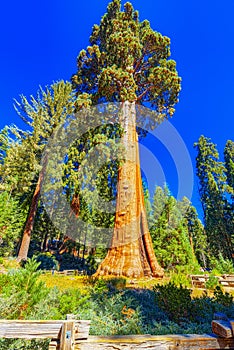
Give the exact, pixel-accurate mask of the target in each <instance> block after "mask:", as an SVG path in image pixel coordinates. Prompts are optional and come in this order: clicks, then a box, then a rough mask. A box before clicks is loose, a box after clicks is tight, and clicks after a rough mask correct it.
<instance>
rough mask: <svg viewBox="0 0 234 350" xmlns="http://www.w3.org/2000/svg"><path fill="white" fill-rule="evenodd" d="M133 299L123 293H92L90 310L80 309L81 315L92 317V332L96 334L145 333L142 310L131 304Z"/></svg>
mask: <svg viewBox="0 0 234 350" xmlns="http://www.w3.org/2000/svg"><path fill="white" fill-rule="evenodd" d="M131 303H132V300H131V299H130V298H128V299H127V300H125V299H123V298H122V294H121V293H110V294H109V293H104V292H103V291H102V292H101V293H95V294H92V303H91V305H90V306H91V308H90V309H89V310H83V312H82V311H81V310H80V312H79V314H80V317H83V318H91V319H92V323H91V328H90V333H91V334H95V335H114V334H140V333H143V329H142V323H141V318H140V311H139V309H138V308H136V309H134V308H132V306H131Z"/></svg>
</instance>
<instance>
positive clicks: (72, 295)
mask: <svg viewBox="0 0 234 350" xmlns="http://www.w3.org/2000/svg"><path fill="white" fill-rule="evenodd" d="M89 299H90V296H89V295H88V294H84V295H83V294H82V293H81V291H80V290H79V289H68V290H66V291H65V292H64V293H62V294H61V295H60V296H59V298H58V310H59V313H60V318H62V319H64V318H65V317H66V315H67V314H79V312H80V310H81V309H87V308H88V307H90V301H89Z"/></svg>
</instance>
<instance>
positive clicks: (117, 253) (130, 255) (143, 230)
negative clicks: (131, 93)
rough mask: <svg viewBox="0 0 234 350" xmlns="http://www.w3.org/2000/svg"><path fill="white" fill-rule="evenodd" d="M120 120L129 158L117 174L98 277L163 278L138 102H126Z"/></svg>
mask: <svg viewBox="0 0 234 350" xmlns="http://www.w3.org/2000/svg"><path fill="white" fill-rule="evenodd" d="M119 118H120V124H121V126H122V128H123V137H122V142H123V145H124V148H125V152H126V155H125V161H124V163H123V165H122V166H121V167H120V169H119V173H118V185H117V204H116V217H115V227H114V233H113V238H112V243H111V247H110V248H109V250H108V253H107V256H106V258H105V259H104V260H103V262H102V263H101V264H100V266H99V268H98V270H97V272H96V275H114V276H127V277H134V278H140V277H144V276H154V277H157V276H163V269H162V268H161V267H160V266H159V264H158V262H157V259H156V257H155V254H154V250H153V245H152V240H151V236H150V233H149V229H148V224H147V218H146V212H145V207H144V195H143V189H142V180H141V171H140V161H139V147H138V135H137V132H136V108H135V102H133V103H130V102H127V101H126V102H124V103H123V104H122V109H121V111H120V117H119Z"/></svg>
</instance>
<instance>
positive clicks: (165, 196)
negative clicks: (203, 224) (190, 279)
mask: <svg viewBox="0 0 234 350" xmlns="http://www.w3.org/2000/svg"><path fill="white" fill-rule="evenodd" d="M191 208H192V207H191V203H190V202H189V200H188V199H187V198H184V199H183V200H182V201H181V202H180V201H177V200H176V199H175V198H174V197H173V196H172V195H171V194H170V191H169V189H168V187H167V186H165V187H164V188H161V187H159V186H158V187H156V189H155V193H154V198H153V203H152V209H153V210H152V217H153V218H152V222H153V224H152V227H151V235H152V239H153V245H154V249H155V251H156V252H157V256H158V259H159V262H160V264H161V265H162V266H163V267H164V268H167V269H168V268H174V267H176V266H178V265H180V266H186V265H187V266H190V269H191V268H192V267H194V268H197V267H198V263H197V259H196V253H195V245H196V241H197V240H196V237H195V236H194V240H193V239H191V238H192V232H191V231H189V225H188V220H187V214H188V211H189V210H190V209H191Z"/></svg>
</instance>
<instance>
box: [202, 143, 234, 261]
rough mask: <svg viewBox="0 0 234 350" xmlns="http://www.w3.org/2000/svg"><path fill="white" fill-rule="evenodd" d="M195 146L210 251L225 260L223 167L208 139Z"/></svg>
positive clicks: (227, 253) (227, 243) (227, 249)
mask: <svg viewBox="0 0 234 350" xmlns="http://www.w3.org/2000/svg"><path fill="white" fill-rule="evenodd" d="M195 147H196V149H197V157H196V167H197V176H198V178H199V191H200V198H201V203H202V206H203V213H204V223H205V232H206V235H207V240H208V243H209V248H210V251H211V254H212V255H214V256H215V257H216V258H219V255H220V253H221V254H222V255H223V257H224V258H229V259H230V258H231V257H232V242H231V235H230V231H229V229H228V222H227V221H226V220H225V212H226V208H227V199H226V189H227V184H226V174H225V167H224V164H223V163H222V162H221V161H220V160H219V153H218V151H217V148H216V145H215V144H214V143H212V142H211V140H210V139H209V138H206V137H204V136H201V137H200V138H199V140H198V142H197V143H195Z"/></svg>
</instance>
